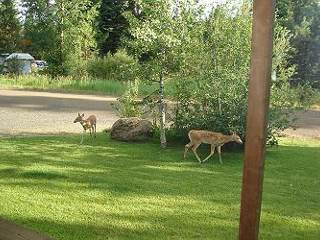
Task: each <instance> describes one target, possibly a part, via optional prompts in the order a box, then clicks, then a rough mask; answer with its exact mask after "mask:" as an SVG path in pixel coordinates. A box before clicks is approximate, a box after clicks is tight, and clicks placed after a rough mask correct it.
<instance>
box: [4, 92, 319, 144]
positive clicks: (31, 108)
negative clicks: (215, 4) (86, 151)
mask: <svg viewBox="0 0 320 240" xmlns="http://www.w3.org/2000/svg"><path fill="white" fill-rule="evenodd" d="M115 101H116V98H115V97H106V96H93V95H79V94H65V93H48V92H35V91H20V90H0V122H1V124H0V135H24V134H57V133H79V132H81V131H82V128H81V126H80V124H74V123H73V120H74V118H75V117H76V115H77V113H78V112H80V113H85V115H87V116H88V115H89V114H95V115H96V116H97V118H98V123H97V131H102V130H104V129H106V128H109V127H111V125H112V124H113V123H114V122H115V121H116V120H117V118H118V117H117V115H116V114H115V112H114V111H113V108H112V106H111V104H112V103H114V102H115ZM296 114H297V118H298V121H297V123H296V127H297V128H296V130H293V129H288V130H286V131H285V134H286V135H288V136H294V137H315V138H320V111H319V110H310V111H306V112H297V113H296Z"/></svg>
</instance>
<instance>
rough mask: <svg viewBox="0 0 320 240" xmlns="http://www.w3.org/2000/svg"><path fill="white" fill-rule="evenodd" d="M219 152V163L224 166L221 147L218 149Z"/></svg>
mask: <svg viewBox="0 0 320 240" xmlns="http://www.w3.org/2000/svg"><path fill="white" fill-rule="evenodd" d="M217 151H218V154H219V162H220V164H222V163H223V162H222V158H221V146H219V147H217Z"/></svg>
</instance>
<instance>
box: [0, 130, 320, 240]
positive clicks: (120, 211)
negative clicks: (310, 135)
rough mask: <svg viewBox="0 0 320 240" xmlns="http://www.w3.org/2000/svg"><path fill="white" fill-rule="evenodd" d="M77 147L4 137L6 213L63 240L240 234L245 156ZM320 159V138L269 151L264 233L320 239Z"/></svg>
mask: <svg viewBox="0 0 320 240" xmlns="http://www.w3.org/2000/svg"><path fill="white" fill-rule="evenodd" d="M78 143H79V136H72V135H71V136H50V137H48V136H41V137H25V138H2V139H0V146H1V147H0V156H1V161H0V193H1V195H0V216H1V217H3V218H6V219H9V220H12V221H15V222H16V223H19V224H23V225H25V226H28V227H30V228H33V229H36V230H37V231H40V232H43V233H46V234H48V235H50V236H52V237H54V238H56V239H74V240H81V239H86V240H89V239H90V240H96V239H215V240H216V239H217V240H219V239H224V240H225V239H227V240H229V239H236V238H237V234H238V221H239V207H240V205H239V202H240V191H241V172H242V158H243V154H242V152H235V153H226V152H224V153H223V160H224V164H223V165H219V164H218V160H217V155H215V156H214V158H213V159H210V161H209V162H208V163H207V164H203V165H200V164H198V163H197V161H196V159H195V158H194V156H192V154H191V153H190V154H189V156H188V159H187V160H186V161H183V160H182V153H183V146H172V147H169V148H168V149H167V150H160V148H159V146H158V144H157V143H147V144H138V143H136V144H127V143H119V142H115V141H112V140H110V139H109V137H108V136H106V135H103V134H100V135H98V138H97V140H96V141H94V142H91V141H90V140H89V139H87V141H86V144H84V145H82V146H79V144H78ZM207 153H208V149H207V148H203V149H202V151H201V155H202V156H203V155H204V154H207ZM319 156H320V143H319V141H311V140H308V141H307V140H305V141H302V140H299V141H298V140H288V139H286V140H282V141H281V145H280V146H279V147H274V148H269V149H268V152H267V160H266V169H265V182H264V194H263V209H262V220H261V239H266V240H271V239H272V240H274V239H279V240H284V239H286V240H288V239H304V240H306V239H308V240H312V239H314V240H318V239H319V236H320V202H319V201H320V182H319V180H320V179H319V176H320V174H319V173H320V170H319V169H320V157H319Z"/></svg>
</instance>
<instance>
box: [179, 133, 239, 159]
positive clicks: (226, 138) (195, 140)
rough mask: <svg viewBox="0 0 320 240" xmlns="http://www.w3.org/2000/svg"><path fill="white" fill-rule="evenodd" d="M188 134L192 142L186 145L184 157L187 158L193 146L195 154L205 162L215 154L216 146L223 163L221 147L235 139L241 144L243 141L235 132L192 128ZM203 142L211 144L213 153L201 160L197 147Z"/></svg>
mask: <svg viewBox="0 0 320 240" xmlns="http://www.w3.org/2000/svg"><path fill="white" fill-rule="evenodd" d="M188 136H189V139H190V142H189V143H188V144H187V145H186V146H185V151H184V158H186V154H187V152H188V150H189V149H190V148H191V150H192V151H193V153H194V155H195V156H196V158H197V159H198V161H199V162H200V163H204V162H205V161H207V160H208V159H209V158H210V157H211V156H212V155H213V154H214V150H215V148H217V151H218V154H219V161H220V164H222V159H221V147H222V146H223V145H224V144H226V143H228V142H233V141H235V142H237V143H239V144H242V143H243V142H242V141H241V138H240V137H239V136H238V135H237V134H235V133H232V135H224V134H222V133H217V132H211V131H205V130H191V131H189V133H188ZM201 143H207V144H210V145H211V153H210V154H209V156H208V157H206V158H205V159H204V160H203V161H201V159H200V157H199V156H198V154H197V148H198V147H199V146H200V144H201Z"/></svg>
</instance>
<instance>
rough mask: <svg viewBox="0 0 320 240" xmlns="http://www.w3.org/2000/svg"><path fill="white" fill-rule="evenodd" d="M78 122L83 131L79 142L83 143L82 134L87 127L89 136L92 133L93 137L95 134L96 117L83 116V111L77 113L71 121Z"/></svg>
mask: <svg viewBox="0 0 320 240" xmlns="http://www.w3.org/2000/svg"><path fill="white" fill-rule="evenodd" d="M77 122H79V123H80V124H81V126H82V127H83V132H82V134H81V141H80V144H82V143H83V135H84V134H85V133H86V131H87V130H88V129H89V131H90V136H91V137H92V135H94V137H96V136H97V118H96V116H95V115H90V116H89V117H88V118H87V119H85V118H84V113H82V114H81V115H80V113H78V116H77V117H76V119H75V120H74V121H73V123H77Z"/></svg>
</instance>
